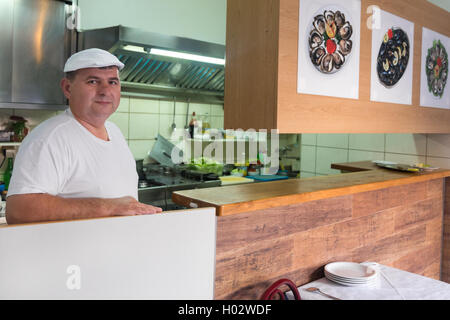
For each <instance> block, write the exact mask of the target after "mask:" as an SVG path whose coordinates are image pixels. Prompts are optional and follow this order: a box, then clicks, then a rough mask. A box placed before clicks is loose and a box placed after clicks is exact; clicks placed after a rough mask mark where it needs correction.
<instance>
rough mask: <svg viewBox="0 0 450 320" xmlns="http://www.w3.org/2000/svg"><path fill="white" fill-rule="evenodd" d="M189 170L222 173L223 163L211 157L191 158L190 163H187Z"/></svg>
mask: <svg viewBox="0 0 450 320" xmlns="http://www.w3.org/2000/svg"><path fill="white" fill-rule="evenodd" d="M188 168H189V169H190V170H197V171H202V172H205V173H215V174H217V175H219V176H220V175H222V173H223V164H222V163H219V162H217V161H215V160H213V159H209V158H205V157H200V158H196V159H193V160H191V163H190V164H189V165H188Z"/></svg>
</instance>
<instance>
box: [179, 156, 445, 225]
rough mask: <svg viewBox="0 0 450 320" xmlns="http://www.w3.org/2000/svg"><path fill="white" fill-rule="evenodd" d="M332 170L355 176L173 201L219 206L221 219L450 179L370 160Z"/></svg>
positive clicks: (190, 194)
mask: <svg viewBox="0 0 450 320" xmlns="http://www.w3.org/2000/svg"><path fill="white" fill-rule="evenodd" d="M332 168H334V169H341V170H345V171H354V173H350V174H338V175H331V176H322V177H311V178H301V179H289V180H282V181H272V182H264V183H253V184H251V185H233V186H223V187H216V188H205V189H193V190H185V191H176V192H173V194H172V200H173V201H174V202H175V203H177V204H180V205H183V206H186V207H189V206H191V204H192V203H193V204H195V205H194V206H199V207H215V208H216V213H217V215H218V216H226V215H230V214H236V213H241V212H248V211H253V210H261V209H267V208H273V207H278V206H280V204H281V203H282V204H283V205H289V204H296V203H301V202H307V201H313V200H320V199H326V198H331V197H337V196H342V195H349V194H355V193H359V192H364V191H372V190H377V189H383V188H388V187H394V186H400V185H405V184H411V183H416V182H422V181H427V180H433V179H440V178H444V177H449V176H450V170H448V169H439V170H436V171H430V172H423V173H415V172H400V171H393V170H388V169H383V168H379V167H377V166H376V165H375V164H373V163H372V162H370V161H362V162H352V163H345V164H344V163H343V164H333V165H332Z"/></svg>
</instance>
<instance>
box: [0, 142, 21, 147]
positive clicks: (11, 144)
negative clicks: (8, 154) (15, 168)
mask: <svg viewBox="0 0 450 320" xmlns="http://www.w3.org/2000/svg"><path fill="white" fill-rule="evenodd" d="M21 143H22V142H6V141H5V142H1V141H0V147H18V146H20V145H21Z"/></svg>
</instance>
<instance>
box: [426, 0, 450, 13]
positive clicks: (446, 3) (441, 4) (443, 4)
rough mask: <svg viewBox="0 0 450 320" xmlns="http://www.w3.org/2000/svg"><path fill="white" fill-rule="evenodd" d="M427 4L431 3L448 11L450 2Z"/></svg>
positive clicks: (441, 0)
mask: <svg viewBox="0 0 450 320" xmlns="http://www.w3.org/2000/svg"><path fill="white" fill-rule="evenodd" d="M428 2H431V3H432V4H435V5H437V6H439V7H441V8H442V9H445V10H447V11H450V0H428Z"/></svg>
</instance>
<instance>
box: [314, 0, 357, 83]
mask: <svg viewBox="0 0 450 320" xmlns="http://www.w3.org/2000/svg"><path fill="white" fill-rule="evenodd" d="M352 34H353V27H352V24H351V23H350V22H349V21H347V20H346V16H345V14H344V12H343V10H335V11H333V10H327V9H325V10H323V11H322V12H320V13H319V14H317V15H316V16H315V17H314V20H313V22H312V25H311V30H310V31H309V38H308V48H309V56H310V58H311V62H312V63H313V65H314V66H315V67H316V69H317V70H319V71H320V72H322V73H324V74H332V73H335V72H337V71H339V70H340V69H341V68H342V67H343V66H344V65H345V63H346V59H348V58H349V55H350V53H351V51H352V45H353V43H352V40H351V38H352Z"/></svg>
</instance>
